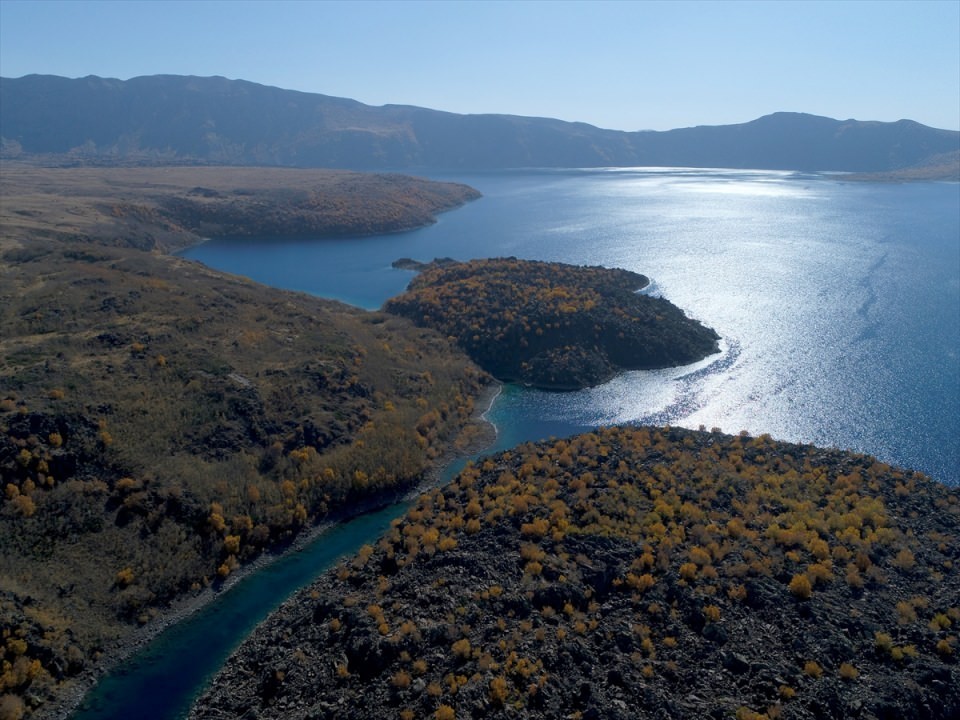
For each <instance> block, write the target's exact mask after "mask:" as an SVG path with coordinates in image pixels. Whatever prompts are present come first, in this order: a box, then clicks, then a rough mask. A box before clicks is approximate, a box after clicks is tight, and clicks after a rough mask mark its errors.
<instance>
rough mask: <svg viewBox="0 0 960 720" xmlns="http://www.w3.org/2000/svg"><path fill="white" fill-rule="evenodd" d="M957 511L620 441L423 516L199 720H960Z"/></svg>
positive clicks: (429, 504)
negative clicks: (239, 719) (231, 719)
mask: <svg viewBox="0 0 960 720" xmlns="http://www.w3.org/2000/svg"><path fill="white" fill-rule="evenodd" d="M958 563H960V500H958V497H957V494H956V493H955V492H951V490H950V489H949V488H946V487H944V486H942V485H939V484H937V483H934V482H931V481H930V480H929V479H927V478H925V477H924V476H922V475H919V474H917V473H912V472H910V471H903V470H898V469H896V468H891V467H889V466H887V465H885V464H883V463H879V462H877V461H875V460H874V459H872V458H870V457H868V456H863V455H855V454H852V453H846V452H840V451H836V450H823V449H820V448H816V447H813V446H799V445H791V444H787V443H778V442H775V441H772V440H771V439H770V438H769V437H759V438H750V437H746V436H741V437H731V436H726V435H722V434H721V433H719V432H711V433H707V432H692V431H686V430H679V429H670V428H666V429H656V428H652V429H648V428H608V429H602V430H597V431H596V432H594V433H589V434H586V435H582V436H578V437H575V438H571V439H569V440H559V441H551V442H544V443H540V444H536V445H533V444H527V445H522V446H520V447H517V448H514V449H513V450H511V451H509V452H505V453H501V454H499V455H497V456H494V457H491V458H489V459H487V460H485V461H484V462H483V463H482V464H479V465H476V466H473V467H469V468H468V469H466V470H465V471H464V472H462V473H461V474H460V476H459V477H458V478H457V479H456V480H455V481H454V482H453V483H452V484H451V485H449V486H447V487H445V488H442V489H437V490H434V491H433V492H430V493H427V494H426V495H424V496H423V497H421V499H420V501H419V503H418V505H417V506H416V507H415V508H414V509H412V510H411V511H410V512H409V513H408V514H407V516H406V517H405V518H404V519H402V520H400V521H397V522H396V523H395V524H394V528H393V529H392V530H391V531H390V532H389V533H388V534H386V535H385V536H384V537H383V538H382V539H381V540H380V541H379V542H378V543H377V544H376V545H375V546H368V547H366V548H364V549H363V550H362V551H361V552H360V553H359V554H358V555H357V556H356V557H355V558H353V559H351V560H348V561H345V562H344V563H343V564H342V565H341V566H340V567H339V568H335V569H333V570H331V571H330V572H329V573H327V574H326V575H325V576H324V577H323V578H322V579H320V580H319V581H317V582H316V583H315V584H314V585H313V586H312V587H310V588H308V589H306V590H304V591H303V592H302V593H301V594H300V596H299V597H298V598H296V599H294V600H291V601H290V602H288V603H287V604H286V605H285V606H284V607H283V608H281V609H280V610H279V611H278V612H277V613H276V614H275V615H274V616H273V617H272V618H271V619H270V620H268V621H267V622H266V623H264V624H263V625H262V626H261V627H260V628H258V629H257V631H256V632H255V633H254V634H253V635H252V636H251V638H249V639H248V640H247V641H246V642H245V643H244V645H243V646H242V647H241V648H240V649H239V650H238V652H237V653H236V655H235V656H234V658H233V659H232V660H231V661H230V662H229V663H227V664H226V665H225V667H224V669H223V670H222V671H221V672H220V674H219V676H218V677H217V679H216V680H215V681H214V684H213V687H212V688H211V690H209V691H208V693H207V694H206V695H205V696H204V697H203V698H201V700H200V701H199V702H198V704H197V705H196V706H195V708H194V711H193V714H192V715H191V717H192V718H194V719H195V720H199V719H200V718H219V717H228V716H229V717H237V716H239V715H241V714H243V717H247V718H258V717H262V718H267V717H269V718H273V719H280V720H293V719H295V718H356V719H361V718H371V717H384V718H408V719H409V718H438V719H440V718H448V719H449V718H459V719H461V720H463V719H465V718H508V717H524V718H531V719H535V718H544V719H546V718H558V717H567V718H610V719H616V720H621V719H622V720H627V719H628V718H629V719H635V718H647V717H649V718H661V717H669V718H690V719H691V720H692V719H694V718H696V719H699V718H709V717H714V718H733V717H736V718H738V720H748V719H749V720H766V719H767V718H784V719H788V718H796V719H803V720H814V719H815V718H816V719H822V718H848V717H863V718H902V719H911V720H912V719H914V718H915V719H917V720H920V719H921V718H924V719H930V718H942V719H944V720H946V719H947V718H954V717H956V716H957V715H956V714H957V713H958V712H960V668H958V665H957V656H958V654H960V643H958V639H957V636H958V633H957V630H958V628H960V576H958V573H957V565H958Z"/></svg>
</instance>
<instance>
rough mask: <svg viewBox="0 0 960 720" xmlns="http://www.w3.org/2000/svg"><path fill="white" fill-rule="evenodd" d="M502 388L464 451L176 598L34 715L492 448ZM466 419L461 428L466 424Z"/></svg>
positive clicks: (69, 700) (72, 699) (52, 718)
mask: <svg viewBox="0 0 960 720" xmlns="http://www.w3.org/2000/svg"><path fill="white" fill-rule="evenodd" d="M502 391H503V383H501V382H500V381H499V380H496V379H493V378H491V382H490V385H489V386H487V387H486V388H484V389H483V390H482V391H481V392H480V394H479V395H478V396H477V403H476V407H475V408H474V411H473V416H472V418H471V423H476V424H478V425H479V426H481V427H486V428H488V431H487V432H481V433H480V434H479V435H478V436H477V438H476V439H475V440H474V441H473V442H471V443H469V444H468V445H467V446H466V447H464V448H463V449H462V450H457V449H456V448H455V447H454V444H453V442H451V443H450V447H449V449H448V452H445V453H444V454H443V455H441V456H440V457H439V458H438V459H437V461H436V462H434V463H432V464H431V466H430V467H428V468H427V469H426V470H425V471H424V473H423V479H422V480H421V481H420V482H419V483H417V484H415V485H413V486H412V487H411V488H410V489H409V490H406V491H403V490H400V491H397V492H395V493H392V494H390V493H388V494H384V495H381V496H380V497H378V498H371V499H369V500H367V501H365V502H362V503H360V504H359V505H354V506H353V507H352V508H351V509H349V510H348V509H346V508H344V509H341V511H340V512H338V513H334V515H335V517H334V518H330V519H327V520H323V521H321V522H319V523H317V524H316V525H314V526H313V527H311V528H309V529H305V530H304V531H303V532H301V533H299V534H298V535H297V536H296V538H294V540H293V541H292V542H291V543H290V544H289V545H287V546H286V547H284V548H282V549H278V550H276V551H272V552H266V553H263V554H261V555H260V556H259V557H257V558H256V559H255V560H253V561H252V562H250V563H249V564H247V565H244V566H242V567H241V568H239V569H238V570H237V571H235V572H233V573H231V574H230V577H229V578H227V579H226V580H225V581H224V582H223V584H222V585H220V586H219V587H216V588H214V587H207V588H204V589H203V590H201V591H200V592H199V593H197V594H196V595H194V596H192V597H187V598H181V599H178V600H174V601H173V602H172V603H171V605H170V607H169V609H166V610H164V611H162V612H161V613H160V614H159V615H158V616H157V617H156V618H155V619H154V620H153V621H151V622H150V623H147V624H146V625H144V626H142V627H139V628H136V629H135V630H133V632H132V633H131V634H130V636H128V637H126V638H122V639H119V640H117V641H116V642H115V644H113V645H112V646H111V647H110V648H109V649H108V650H105V651H104V654H103V657H102V658H101V659H100V660H98V661H97V662H96V663H95V664H94V665H93V666H92V667H89V668H87V669H85V670H84V671H83V672H81V673H80V674H79V675H78V676H77V677H76V678H75V679H74V680H75V682H74V684H72V685H71V686H70V687H69V688H68V689H67V690H66V692H65V693H64V694H63V696H62V697H61V701H60V702H59V703H58V704H57V706H56V707H51V708H49V711H48V712H45V711H44V708H43V707H41V708H38V710H37V711H36V712H35V714H34V717H35V718H37V719H38V720H68V719H69V718H70V717H72V716H73V715H74V714H75V713H76V712H77V711H78V710H79V709H80V706H81V705H82V704H83V701H84V699H85V698H86V697H87V695H88V694H89V693H90V692H91V691H93V689H94V688H95V687H96V686H97V684H98V683H99V682H100V680H102V679H103V678H105V677H107V676H108V675H110V674H111V673H113V672H115V671H117V670H118V669H119V668H120V666H121V665H122V664H123V663H124V662H125V661H126V660H129V659H130V658H131V657H133V656H134V655H136V654H137V653H138V652H140V651H141V650H143V649H145V648H146V647H147V646H148V645H150V643H152V642H153V641H154V640H156V639H157V638H158V637H159V636H160V635H162V634H163V633H164V632H166V631H167V630H169V629H170V628H172V627H174V626H175V625H178V624H180V623H182V622H183V621H185V620H188V619H189V618H190V617H192V616H193V615H195V614H196V613H198V612H200V611H201V610H203V609H204V608H206V607H207V606H209V605H211V604H212V603H214V602H216V601H217V600H218V599H220V597H222V596H224V595H225V594H226V593H228V592H230V591H231V590H232V589H233V587H234V586H235V585H236V584H237V583H240V582H242V581H243V580H245V579H246V578H247V577H249V576H251V575H253V574H255V573H257V572H260V571H261V570H264V569H266V568H267V567H269V566H270V565H272V564H273V563H275V562H276V561H278V560H280V559H281V558H283V557H286V556H287V555H290V554H293V553H297V552H301V551H302V550H304V548H306V547H307V546H309V545H311V544H313V543H314V542H317V541H318V540H319V539H320V538H321V537H323V536H324V535H325V534H326V533H327V532H329V531H330V530H332V529H333V528H335V527H337V526H338V525H339V524H341V523H343V522H346V521H348V520H352V519H355V518H358V517H360V516H362V515H365V514H367V513H370V512H374V511H376V510H380V509H383V508H385V507H387V506H389V505H393V504H396V503H400V502H407V501H410V500H413V499H415V498H416V497H417V496H419V495H421V494H422V493H424V492H426V491H427V490H430V489H432V488H435V487H438V486H439V485H440V484H441V483H442V479H443V473H444V471H445V470H446V469H447V468H448V467H449V466H450V465H452V464H453V463H455V462H456V461H457V460H460V459H462V458H466V457H469V456H471V455H476V454H478V453H480V452H483V450H485V449H487V448H489V447H492V445H493V443H494V442H495V441H496V438H497V434H498V431H497V427H496V425H494V424H493V423H492V422H490V421H489V420H487V419H486V415H487V413H489V412H490V410H491V409H492V408H493V404H494V403H495V402H496V400H497V398H498V397H500V394H501V392H502ZM469 424H470V423H468V424H467V425H465V426H464V427H468V426H469ZM285 600H286V599H284V601H285ZM241 642H242V640H241ZM108 655H109V658H108V657H107V656H108Z"/></svg>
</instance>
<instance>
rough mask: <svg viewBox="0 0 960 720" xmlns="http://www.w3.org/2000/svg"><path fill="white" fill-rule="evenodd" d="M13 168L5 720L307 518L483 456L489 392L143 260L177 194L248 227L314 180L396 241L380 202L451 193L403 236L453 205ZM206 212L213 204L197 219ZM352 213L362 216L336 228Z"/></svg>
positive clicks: (461, 361) (333, 308) (171, 238)
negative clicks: (238, 210)
mask: <svg viewBox="0 0 960 720" xmlns="http://www.w3.org/2000/svg"><path fill="white" fill-rule="evenodd" d="M2 170H3V174H2V181H3V196H2V197H3V205H2V209H3V225H2V235H0V488H2V489H3V494H2V496H0V547H2V548H3V552H2V553H0V717H3V718H10V717H12V718H18V717H20V715H21V714H22V713H23V712H26V713H27V716H28V717H29V716H31V715H32V714H33V713H34V711H38V712H39V714H40V715H43V714H44V713H45V712H47V711H49V710H50V709H51V708H55V707H56V706H57V705H58V704H59V703H62V702H63V700H64V697H65V695H66V693H67V692H68V691H69V690H70V689H71V688H72V687H75V686H76V685H77V684H78V682H80V680H81V679H82V680H83V682H84V683H88V682H89V680H90V678H91V675H92V673H91V670H92V669H94V668H96V669H97V670H102V669H103V668H104V667H105V666H109V664H110V663H111V662H114V661H116V660H118V659H119V658H120V657H121V655H120V654H119V653H120V651H121V649H122V648H123V647H124V643H125V642H126V641H129V640H130V639H131V638H132V637H134V636H135V631H136V630H137V629H138V628H141V627H142V628H143V630H144V631H145V632H146V633H149V632H151V631H152V630H154V629H156V628H157V627H158V626H159V623H161V622H162V620H163V618H164V617H165V614H166V613H168V612H169V611H170V610H171V608H176V607H177V606H178V605H177V603H178V602H179V601H181V600H183V599H185V598H198V597H208V596H209V590H208V589H209V588H218V587H220V586H221V584H222V583H223V582H224V581H225V580H226V579H228V578H230V577H231V576H232V575H234V574H235V573H237V572H238V571H240V570H242V569H243V567H244V566H245V565H247V564H248V563H249V562H250V561H252V560H253V559H255V558H257V557H259V556H261V555H262V554H263V553H265V552H268V551H272V550H278V549H282V548H284V547H287V546H288V545H289V544H290V543H291V542H292V540H293V539H294V538H295V537H296V536H297V535H299V534H300V533H302V532H303V531H305V530H307V529H309V528H310V527H311V526H312V525H313V524H314V523H316V522H318V521H321V520H324V519H335V518H337V517H339V516H342V515H343V514H344V513H354V512H358V511H361V510H362V509H363V508H365V507H369V506H370V505H372V504H377V503H382V502H386V501H388V500H391V499H393V498H395V497H396V496H397V495H399V494H402V493H405V492H407V491H409V490H410V489H412V488H414V487H416V486H417V484H418V483H420V482H422V481H423V480H424V478H425V477H426V476H427V475H428V474H429V473H431V472H432V471H433V470H434V469H435V468H436V466H437V464H438V463H439V462H440V460H441V458H443V457H444V456H445V455H448V454H449V453H450V452H453V451H454V450H455V449H456V448H457V447H459V448H461V449H462V448H464V447H466V446H468V445H469V444H470V443H471V442H473V441H475V439H476V437H477V436H478V435H477V434H478V432H479V428H478V427H477V426H475V425H474V424H473V414H474V402H475V400H476V399H477V397H478V396H479V395H480V394H481V393H482V392H483V391H484V388H485V387H486V385H487V382H488V378H487V376H486V375H485V374H483V373H482V372H481V371H480V370H479V369H478V368H476V366H474V365H473V364H472V363H471V362H470V361H469V360H468V359H467V358H466V357H465V356H464V355H462V354H461V353H459V352H458V351H457V350H456V349H455V348H453V347H452V346H451V345H450V344H449V342H448V341H447V340H446V339H444V338H441V337H439V336H437V335H436V334H435V333H432V332H430V331H426V330H422V329H418V328H415V327H414V326H413V325H412V324H411V323H409V322H407V321H405V320H402V319H400V318H397V317H394V316H390V315H385V314H382V313H369V312H364V311H361V310H358V309H355V308H352V307H348V306H346V305H342V304H339V303H335V302H330V301H324V300H320V299H318V298H314V297H310V296H306V295H302V294H296V293H290V292H283V291H279V290H273V289H270V288H266V287H263V286H259V285H256V284H255V283H252V282H250V281H248V280H245V279H242V278H237V277H232V276H228V275H225V274H223V273H219V272H215V271H212V270H209V269H206V268H204V267H202V266H200V265H198V264H196V263H192V262H188V261H185V260H182V259H179V258H176V257H171V256H167V255H163V254H160V253H158V252H144V251H143V250H140V249H137V248H139V247H150V248H158V247H165V246H177V245H179V244H182V243H183V242H184V241H185V239H187V238H189V237H191V236H192V233H191V231H189V230H187V229H186V228H187V227H189V226H186V225H179V222H182V221H183V219H182V216H180V220H178V222H177V223H176V224H174V223H173V222H172V221H171V220H170V219H169V216H164V215H163V213H164V212H165V210H164V207H165V206H164V202H163V200H164V199H170V198H176V197H181V196H180V195H179V194H178V193H179V192H180V191H181V190H182V189H183V185H181V184H179V183H183V182H186V183H187V187H195V186H202V187H204V188H208V189H212V188H220V190H218V191H216V192H217V193H220V192H221V191H222V192H223V193H224V194H225V195H226V196H227V198H228V200H227V202H229V203H240V204H241V205H242V206H243V207H247V208H255V207H257V205H258V203H263V205H264V206H269V207H275V206H276V204H275V203H274V202H273V198H272V196H271V192H274V191H273V190H271V189H270V188H271V187H274V188H280V187H290V188H292V190H291V192H300V189H299V188H301V187H307V186H309V187H311V188H312V187H314V183H315V182H317V181H318V179H321V180H323V181H324V182H325V183H327V184H326V185H324V189H323V190H322V191H318V196H323V197H326V198H333V199H335V200H337V201H338V202H347V201H350V202H353V203H356V204H357V205H358V206H359V207H360V208H361V209H362V208H364V207H366V208H369V209H370V211H371V215H372V216H373V217H378V216H380V217H382V218H391V217H393V218H394V219H395V220H397V221H400V222H405V221H406V217H407V216H403V215H396V214H395V209H396V207H398V205H397V204H396V203H394V202H393V201H392V200H391V199H390V198H388V197H386V196H381V195H377V192H378V191H379V189H382V188H383V187H384V186H392V187H394V188H395V189H396V192H394V193H393V195H394V196H395V197H400V198H404V197H406V198H414V199H417V198H420V199H422V198H423V197H426V196H429V195H430V194H431V193H433V194H435V197H436V198H440V201H439V202H433V201H431V202H432V204H431V203H423V202H420V201H419V200H418V201H416V202H411V203H410V205H411V206H412V207H413V208H415V209H417V213H411V216H413V217H423V216H424V215H422V214H418V213H420V211H421V210H422V209H423V208H422V207H421V206H422V205H425V206H429V207H432V209H433V211H436V210H438V209H440V207H442V206H444V205H445V204H447V203H451V202H452V201H451V198H462V197H463V196H464V189H463V188H462V187H444V186H442V185H437V184H431V183H427V182H426V181H412V180H404V179H403V178H376V177H375V178H370V179H365V178H360V177H358V176H356V175H355V174H353V173H344V174H335V173H327V174H320V173H298V172H296V171H286V172H284V171H280V170H276V171H272V172H265V173H261V172H260V171H257V172H256V173H250V172H238V173H236V174H234V173H229V172H228V173H226V174H224V173H223V171H221V170H212V169H211V170H203V169H201V170H199V171H196V172H195V173H194V172H192V171H190V170H187V169H176V170H175V171H171V173H170V174H169V175H167V174H165V173H160V172H157V171H154V170H132V169H125V170H121V171H113V170H111V171H107V170H77V171H74V170H29V171H26V170H25V171H23V172H20V171H19V170H17V171H11V172H10V173H9V174H8V171H7V168H6V167H4V168H3V169H2ZM254 175H256V177H254ZM321 176H322V177H321ZM163 178H168V181H167V182H163V181H162V180H163ZM285 178H286V179H287V180H289V183H287V182H286V180H285ZM301 181H303V183H302V185H301ZM237 182H239V183H240V184H233V183H237ZM258 182H259V183H261V184H259V185H258V184H257V183H258ZM236 187H241V188H245V189H246V194H244V195H242V196H241V197H240V199H239V200H238V199H237V196H236V195H234V194H233V193H232V192H229V190H230V188H236ZM264 187H265V191H264V192H263V193H262V194H261V193H259V191H258V188H264ZM364 187H370V188H372V192H371V194H370V195H367V196H364V194H363V192H364ZM405 188H407V189H409V190H410V192H409V193H407V192H406V191H405ZM467 190H469V189H467ZM275 192H279V189H277V190H276V191H275ZM311 192H313V191H312V190H311ZM208 195H209V197H210V198H212V200H213V201H216V200H217V199H218V198H219V195H217V194H212V195H211V194H209V193H207V192H206V191H205V192H204V193H203V194H201V195H199V199H197V202H198V203H202V202H204V201H205V200H207V199H208ZM190 197H193V196H190ZM115 208H124V211H123V212H121V213H114V212H113V209H115ZM133 208H140V210H134V209H133ZM151 208H153V210H151ZM352 215H355V216H356V217H358V218H360V217H362V215H363V212H360V211H357V210H356V209H351V208H350V207H345V208H343V210H342V212H341V213H338V214H337V217H350V216H352ZM287 216H288V214H287V213H286V212H285V211H284V212H281V213H279V214H278V215H277V217H287ZM231 217H232V216H231ZM228 219H229V218H228ZM111 220H112V224H111ZM359 227H360V226H354V227H353V230H352V232H358V231H359ZM272 229H273V230H274V231H279V230H280V229H281V225H280V224H279V223H278V224H277V225H275V226H272ZM161 233H165V234H161ZM99 237H102V238H103V239H104V242H103V243H97V242H91V241H89V240H88V238H89V239H96V238H99ZM131 246H133V247H131ZM137 637H142V634H140V635H137Z"/></svg>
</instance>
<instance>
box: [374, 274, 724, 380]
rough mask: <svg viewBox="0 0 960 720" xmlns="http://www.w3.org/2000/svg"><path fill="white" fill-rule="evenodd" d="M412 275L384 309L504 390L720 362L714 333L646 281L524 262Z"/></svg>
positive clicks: (631, 276)
mask: <svg viewBox="0 0 960 720" xmlns="http://www.w3.org/2000/svg"><path fill="white" fill-rule="evenodd" d="M398 264H399V265H400V266H401V267H411V261H398ZM413 267H417V268H418V269H419V271H420V272H419V275H417V276H416V277H415V278H414V279H413V280H412V281H411V282H410V285H409V287H408V288H407V290H406V292H404V293H402V294H401V295H399V296H397V297H395V298H391V299H390V300H388V301H387V302H386V303H385V304H384V306H383V309H384V310H385V311H386V312H388V313H393V314H397V315H401V316H403V317H406V318H410V319H411V320H413V321H414V322H415V323H416V324H417V325H420V326H421V327H428V328H433V329H436V330H439V331H440V332H441V333H443V334H444V335H446V336H448V337H451V338H453V339H454V340H455V341H456V342H457V344H458V345H459V346H460V347H461V348H462V349H463V350H464V351H465V352H466V353H467V354H468V355H469V356H470V357H471V358H473V360H474V361H475V362H476V363H477V364H478V365H480V367H482V368H483V369H484V370H486V371H487V372H489V373H490V374H491V375H493V376H495V377H497V378H498V379H500V380H504V381H508V382H520V383H524V384H526V385H533V386H536V387H542V388H547V389H555V390H573V389H578V388H582V387H588V386H591V385H597V384H599V383H602V382H605V381H607V380H609V379H610V378H611V377H612V376H613V375H615V374H616V373H617V372H619V371H621V370H640V369H652V368H662V367H673V366H677V365H686V364H689V363H692V362H695V361H697V360H701V359H703V358H704V357H706V356H707V355H710V354H712V353H715V352H719V349H718V346H717V340H718V339H719V336H718V335H717V334H716V333H715V332H714V331H713V330H711V329H709V328H707V327H704V326H703V325H701V324H700V323H699V322H697V321H696V320H691V319H690V318H688V317H686V316H685V315H684V314H683V311H681V310H680V309H679V308H677V307H676V306H675V305H673V304H672V303H670V302H669V301H667V300H665V299H663V298H659V297H651V296H648V295H642V294H640V293H638V290H641V289H642V288H644V287H646V285H647V284H648V283H649V280H648V279H647V278H646V277H645V276H643V275H640V274H639V273H634V272H630V271H628V270H622V269H617V268H614V269H610V268H603V267H582V266H574V265H567V264H564V263H548V262H539V261H534V260H518V259H517V258H494V259H486V260H471V261H470V262H465V263H458V262H453V261H449V260H443V261H436V262H433V263H430V264H428V265H417V264H414V265H413Z"/></svg>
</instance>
